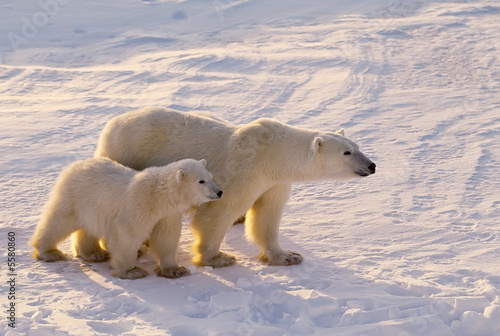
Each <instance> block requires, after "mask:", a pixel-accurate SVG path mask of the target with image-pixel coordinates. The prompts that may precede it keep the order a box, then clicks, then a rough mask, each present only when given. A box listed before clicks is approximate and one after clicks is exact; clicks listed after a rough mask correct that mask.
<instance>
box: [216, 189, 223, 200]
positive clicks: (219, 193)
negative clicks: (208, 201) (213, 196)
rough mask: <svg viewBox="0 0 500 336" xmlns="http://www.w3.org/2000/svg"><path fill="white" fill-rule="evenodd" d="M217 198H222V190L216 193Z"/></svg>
mask: <svg viewBox="0 0 500 336" xmlns="http://www.w3.org/2000/svg"><path fill="white" fill-rule="evenodd" d="M217 196H219V198H221V197H222V190H219V192H218V193H217Z"/></svg>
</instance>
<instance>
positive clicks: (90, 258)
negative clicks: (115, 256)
mask: <svg viewBox="0 0 500 336" xmlns="http://www.w3.org/2000/svg"><path fill="white" fill-rule="evenodd" d="M80 258H82V259H83V260H85V261H87V262H104V261H106V260H108V259H109V253H108V252H107V251H106V250H102V249H101V250H97V251H95V252H92V253H90V254H86V255H80Z"/></svg>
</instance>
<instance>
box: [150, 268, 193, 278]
mask: <svg viewBox="0 0 500 336" xmlns="http://www.w3.org/2000/svg"><path fill="white" fill-rule="evenodd" d="M155 272H156V275H158V276H162V277H165V278H169V279H177V278H180V277H183V276H186V275H189V274H191V272H190V271H189V270H188V269H187V268H186V267H184V266H175V267H165V268H160V266H158V267H156V269H155Z"/></svg>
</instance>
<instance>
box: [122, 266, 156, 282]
mask: <svg viewBox="0 0 500 336" xmlns="http://www.w3.org/2000/svg"><path fill="white" fill-rule="evenodd" d="M148 274H149V273H148V272H147V271H146V270H143V269H142V268H140V267H134V268H132V269H131V270H128V271H125V272H118V271H115V272H113V275H114V276H116V277H118V278H121V279H129V280H135V279H140V278H144V277H146V276H148Z"/></svg>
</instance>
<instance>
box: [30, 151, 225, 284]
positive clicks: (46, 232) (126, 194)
mask: <svg viewBox="0 0 500 336" xmlns="http://www.w3.org/2000/svg"><path fill="white" fill-rule="evenodd" d="M205 166H206V161H205V160H200V161H197V160H193V159H184V160H180V161H177V162H174V163H171V164H168V165H166V166H163V167H150V168H147V169H145V170H143V171H141V172H138V171H136V170H133V169H130V168H127V167H125V166H122V165H121V164H119V163H116V162H114V161H112V160H110V159H107V158H92V159H87V160H83V161H77V162H74V163H73V164H71V165H70V166H69V167H68V168H66V169H65V170H64V171H63V172H62V173H61V175H60V177H59V179H58V180H57V182H56V185H55V188H54V190H53V192H52V194H51V196H50V198H49V201H48V202H47V205H46V209H45V211H44V212H43V214H42V218H41V221H40V223H39V225H38V227H37V230H36V232H35V235H34V237H33V246H34V248H35V253H34V255H35V257H36V258H37V259H39V260H44V261H57V260H63V259H65V255H64V253H63V252H61V251H60V250H59V249H58V248H57V244H58V243H59V242H61V241H62V240H64V239H65V238H67V237H68V236H69V235H70V234H72V233H75V235H74V237H73V249H74V254H75V256H79V257H81V258H82V259H84V260H87V261H104V260H106V259H107V257H108V254H107V253H108V252H109V253H110V258H111V266H112V267H113V275H114V276H117V277H119V278H124V279H137V278H141V277H144V276H146V275H147V274H148V273H147V272H146V271H145V270H143V269H141V268H139V267H136V266H135V261H136V258H137V250H138V249H139V248H140V246H141V245H142V243H143V242H144V241H145V240H147V239H148V238H149V237H150V235H151V234H154V231H155V230H154V227H155V224H156V223H157V222H158V221H159V220H160V219H162V218H176V219H177V218H180V216H181V215H182V213H183V212H185V211H187V210H189V209H190V208H191V207H193V206H198V205H200V204H202V203H205V202H208V201H212V200H217V199H220V198H221V196H222V191H221V190H220V188H219V187H218V186H217V185H216V184H215V183H214V182H213V181H212V175H211V174H210V173H209V172H208V170H206V168H205ZM172 225H173V226H174V227H171V228H169V230H162V231H161V234H163V235H165V236H164V237H156V238H157V239H158V240H160V241H162V242H163V244H164V245H165V246H162V247H156V246H155V248H156V249H158V248H160V249H169V250H170V251H172V250H173V251H174V252H173V253H172V256H171V257H170V259H169V260H159V261H160V269H159V270H157V272H158V275H162V276H166V277H170V278H175V277H179V276H182V275H185V274H188V273H189V272H188V270H187V269H186V268H184V267H182V266H178V265H177V263H176V262H175V250H176V249H177V245H178V240H179V236H180V231H181V228H180V227H179V225H178V221H177V220H176V221H173V223H172ZM96 238H97V239H101V241H102V242H103V243H104V245H105V247H106V250H107V251H106V250H104V249H102V248H101V247H96V246H89V243H88V241H93V242H94V244H95V241H97V240H96ZM153 252H154V253H155V254H156V255H157V256H158V255H162V254H163V253H162V251H153Z"/></svg>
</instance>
